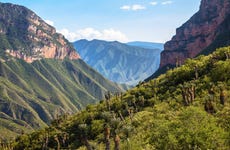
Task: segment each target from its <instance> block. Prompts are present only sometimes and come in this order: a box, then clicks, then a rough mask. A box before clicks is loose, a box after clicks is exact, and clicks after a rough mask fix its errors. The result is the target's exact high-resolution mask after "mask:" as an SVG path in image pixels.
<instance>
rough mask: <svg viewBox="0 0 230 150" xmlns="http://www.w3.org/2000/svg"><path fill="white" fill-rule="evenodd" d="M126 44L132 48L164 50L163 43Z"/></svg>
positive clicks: (137, 42)
mask: <svg viewBox="0 0 230 150" xmlns="http://www.w3.org/2000/svg"><path fill="white" fill-rule="evenodd" d="M126 44H127V45H130V46H138V47H142V48H147V49H160V50H163V49H164V44H163V43H153V42H143V41H133V42H128V43H126Z"/></svg>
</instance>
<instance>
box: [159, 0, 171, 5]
mask: <svg viewBox="0 0 230 150" xmlns="http://www.w3.org/2000/svg"><path fill="white" fill-rule="evenodd" d="M172 3H173V1H164V2H162V3H161V4H162V5H169V4H172Z"/></svg>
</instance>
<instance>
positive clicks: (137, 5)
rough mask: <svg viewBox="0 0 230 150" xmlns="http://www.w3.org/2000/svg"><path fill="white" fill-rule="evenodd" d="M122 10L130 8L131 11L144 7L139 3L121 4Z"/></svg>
mask: <svg viewBox="0 0 230 150" xmlns="http://www.w3.org/2000/svg"><path fill="white" fill-rule="evenodd" d="M120 9H122V10H132V11H137V10H143V9H146V7H145V6H143V5H139V4H134V5H123V6H121V7H120Z"/></svg>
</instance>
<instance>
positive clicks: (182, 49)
mask: <svg viewBox="0 0 230 150" xmlns="http://www.w3.org/2000/svg"><path fill="white" fill-rule="evenodd" d="M229 18H230V1H229V0H202V1H201V5H200V10H199V11H198V12H197V13H196V14H195V15H193V16H192V17H191V18H190V19H189V20H188V21H187V22H186V23H184V24H183V25H182V26H181V27H179V28H178V29H177V30H176V35H175V36H174V37H173V38H172V39H171V40H170V41H168V42H166V44H165V45H164V51H163V52H162V53H161V63H160V67H163V66H165V65H168V64H171V65H175V64H176V63H178V61H179V62H180V63H183V62H184V60H185V59H187V58H193V57H195V56H196V55H198V54H199V53H200V52H201V51H202V50H204V49H205V48H207V47H208V46H209V45H210V44H212V42H213V41H215V40H216V38H217V37H218V36H219V35H220V34H222V33H223V32H226V31H230V25H229ZM226 20H228V23H227V24H226V23H225V24H223V23H224V22H226ZM229 39H230V36H229Z"/></svg>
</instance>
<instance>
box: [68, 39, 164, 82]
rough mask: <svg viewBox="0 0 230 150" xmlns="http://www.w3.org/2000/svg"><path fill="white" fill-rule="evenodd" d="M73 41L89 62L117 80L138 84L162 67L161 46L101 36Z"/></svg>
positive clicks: (106, 75)
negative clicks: (89, 39)
mask: <svg viewBox="0 0 230 150" xmlns="http://www.w3.org/2000/svg"><path fill="white" fill-rule="evenodd" d="M73 45H74V46H75V48H76V49H77V52H78V53H79V54H80V55H81V57H82V59H83V60H84V61H85V62H86V63H88V64H89V65H90V66H92V67H93V68H94V69H96V70H97V71H99V72H100V73H101V74H102V75H104V76H105V77H107V78H108V79H110V80H112V81H114V82H118V83H126V84H137V83H138V82H139V81H142V80H144V79H145V78H146V77H148V76H149V75H151V74H152V73H153V72H154V71H155V70H156V69H157V68H158V67H159V61H160V52H161V50H159V49H145V48H141V47H137V46H129V45H127V44H123V43H120V42H117V41H114V42H107V41H102V40H92V41H88V40H79V41H76V42H74V43H73Z"/></svg>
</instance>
